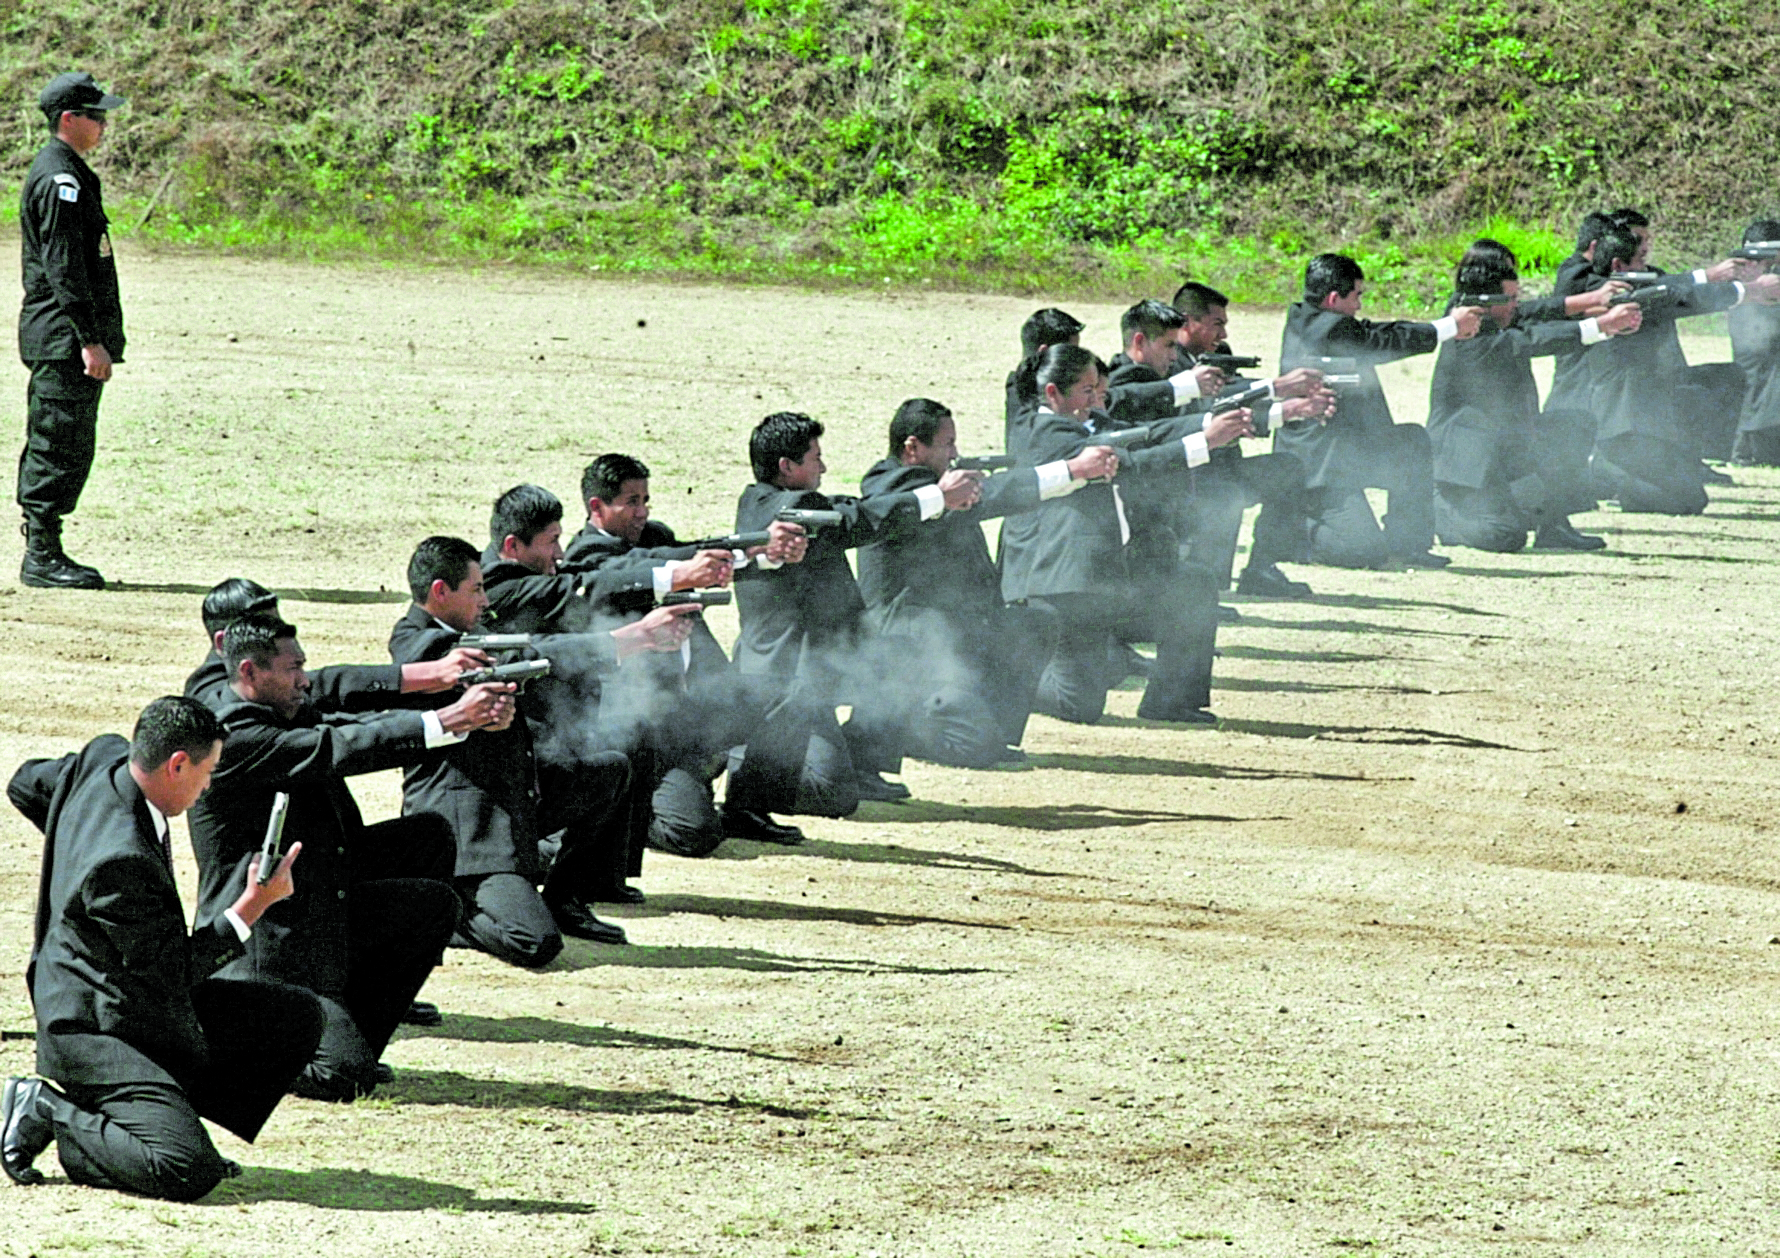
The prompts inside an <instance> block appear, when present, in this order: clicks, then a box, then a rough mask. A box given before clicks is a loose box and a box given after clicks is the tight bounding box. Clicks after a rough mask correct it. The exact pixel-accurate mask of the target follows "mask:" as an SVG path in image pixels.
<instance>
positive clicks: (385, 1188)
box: [201, 1166, 599, 1214]
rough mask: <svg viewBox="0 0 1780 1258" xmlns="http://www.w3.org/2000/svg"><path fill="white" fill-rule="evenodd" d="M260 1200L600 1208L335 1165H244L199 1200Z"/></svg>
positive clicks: (340, 1205)
mask: <svg viewBox="0 0 1780 1258" xmlns="http://www.w3.org/2000/svg"><path fill="white" fill-rule="evenodd" d="M256 1201H300V1202H302V1203H303V1204H305V1205H311V1206H324V1207H326V1208H327V1209H330V1210H387V1211H401V1210H451V1211H453V1212H457V1211H461V1212H463V1213H464V1214H594V1213H596V1212H597V1211H598V1209H599V1207H598V1206H593V1205H589V1204H587V1203H586V1202H582V1201H528V1200H524V1199H521V1198H514V1197H478V1196H477V1195H476V1193H475V1191H474V1190H473V1189H469V1188H464V1187H462V1186H461V1185H458V1184H440V1183H435V1182H434V1181H432V1180H430V1179H414V1178H412V1177H411V1176H407V1175H382V1174H379V1173H377V1172H375V1171H353V1170H345V1169H336V1168H333V1167H325V1168H323V1169H320V1170H314V1171H287V1170H281V1169H277V1168H274V1167H266V1166H248V1167H244V1168H242V1172H241V1178H240V1179H231V1180H225V1181H224V1182H223V1183H222V1184H220V1185H219V1186H218V1187H217V1189H216V1191H215V1192H213V1193H211V1194H210V1195H209V1196H208V1197H205V1198H204V1200H203V1202H202V1203H201V1204H203V1205H207V1206H244V1205H248V1204H250V1203H252V1202H256Z"/></svg>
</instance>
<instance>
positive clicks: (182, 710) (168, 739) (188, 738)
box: [130, 695, 223, 769]
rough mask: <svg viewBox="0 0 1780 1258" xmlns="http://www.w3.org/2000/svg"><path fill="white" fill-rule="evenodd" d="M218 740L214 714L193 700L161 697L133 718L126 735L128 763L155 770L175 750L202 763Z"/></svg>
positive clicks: (220, 734)
mask: <svg viewBox="0 0 1780 1258" xmlns="http://www.w3.org/2000/svg"><path fill="white" fill-rule="evenodd" d="M222 741H223V727H222V722H221V721H219V720H217V719H216V713H214V712H212V711H211V710H210V709H209V708H207V707H205V706H204V705H203V704H201V703H199V702H198V701H197V700H196V699H187V698H183V697H181V696H179V695H162V696H161V697H160V698H159V699H151V700H150V701H149V704H148V706H147V707H145V708H143V709H142V714H141V715H140V716H138V717H137V718H136V728H135V729H134V730H133V731H131V733H130V763H131V764H133V765H135V766H136V767H137V768H138V769H158V768H160V767H161V766H162V765H164V764H166V763H167V761H169V760H171V759H172V758H173V753H174V752H176V751H183V752H185V754H186V755H188V756H190V757H191V758H192V759H193V760H197V761H199V762H202V761H204V760H207V759H209V757H210V753H211V752H212V751H214V750H215V749H216V745H217V744H218V743H220V742H222Z"/></svg>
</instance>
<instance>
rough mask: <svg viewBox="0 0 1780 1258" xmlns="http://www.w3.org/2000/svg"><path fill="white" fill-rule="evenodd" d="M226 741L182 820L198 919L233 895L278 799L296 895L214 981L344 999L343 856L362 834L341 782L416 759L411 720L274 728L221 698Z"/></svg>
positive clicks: (303, 716) (347, 867) (422, 751)
mask: <svg viewBox="0 0 1780 1258" xmlns="http://www.w3.org/2000/svg"><path fill="white" fill-rule="evenodd" d="M210 707H211V708H212V710H213V711H215V712H216V714H217V716H218V717H219V718H220V719H221V720H222V723H223V729H224V731H225V733H226V734H227V737H226V739H225V741H224V742H223V753H222V759H221V760H220V761H218V762H217V766H216V773H215V775H214V776H213V777H212V778H211V780H210V790H209V791H207V792H206V793H205V794H204V796H203V797H202V798H201V799H199V800H198V802H197V804H196V805H195V806H193V808H192V810H191V812H190V814H189V819H190V822H191V832H192V849H193V851H194V852H195V853H196V854H197V857H198V870H199V900H198V913H199V917H200V918H201V919H204V918H210V917H214V916H217V915H220V914H221V913H222V911H223V909H225V908H227V907H228V906H229V905H230V904H232V903H233V902H234V899H235V897H236V896H237V895H239V894H240V891H241V887H242V886H243V885H244V879H245V878H246V876H247V865H248V862H249V861H250V860H251V859H252V858H253V856H254V855H255V854H256V853H257V852H258V851H259V850H260V844H261V842H262V841H263V840H264V839H265V837H266V819H267V817H269V816H270V815H271V812H272V796H273V795H274V794H275V793H276V792H278V791H286V792H289V794H290V810H289V812H287V813H286V815H285V838H286V842H287V843H288V842H292V841H295V840H298V839H301V840H302V843H303V874H302V877H300V878H298V879H297V880H296V882H297V890H296V894H295V895H293V896H291V897H290V898H289V899H287V900H281V901H279V902H278V903H277V904H274V905H273V906H272V907H271V908H270V909H268V910H267V911H266V915H265V916H264V917H262V918H261V919H260V920H259V922H258V923H257V924H256V925H255V927H254V932H253V937H252V938H251V939H249V940H248V941H247V955H246V956H244V957H243V958H242V959H241V960H239V961H237V962H235V963H234V964H233V965H231V966H230V967H229V969H228V971H227V972H225V973H224V975H223V977H225V978H260V979H275V980H278V981H280V982H286V983H294V984H295V985H297V986H298V987H307V988H308V989H309V990H310V991H312V992H316V993H318V994H320V995H324V996H333V995H338V994H340V993H341V992H343V991H344V990H345V987H346V978H347V964H346V962H347V945H348V937H349V931H348V928H347V922H348V901H349V899H350V897H351V895H352V890H353V884H354V881H355V878H354V873H353V851H354V848H355V847H356V846H357V844H358V843H359V841H360V840H361V839H362V838H363V835H364V830H365V823H364V819H363V817H361V816H360V815H359V810H358V804H357V803H356V802H354V800H353V798H352V792H351V791H350V790H348V789H347V787H346V781H345V779H346V778H348V777H352V776H354V775H356V774H360V773H375V772H377V771H378V770H380V769H391V768H395V767H396V766H398V765H403V764H410V763H412V762H414V761H416V760H419V759H421V758H422V757H424V756H425V755H426V754H427V752H426V733H425V728H424V726H423V725H422V723H421V714H420V713H419V712H412V711H400V712H381V713H374V714H370V715H364V716H345V715H326V716H324V715H323V714H321V713H319V712H317V711H316V710H315V709H314V708H313V707H309V706H305V707H304V708H303V710H302V711H300V712H299V713H298V714H297V715H296V717H295V718H293V719H291V720H285V719H284V718H283V717H281V716H279V715H278V714H277V713H276V712H274V711H273V710H272V709H271V708H268V707H264V706H262V705H261V704H258V703H248V702H247V701H245V700H243V699H242V698H240V696H238V695H237V694H236V693H235V692H234V690H232V689H227V690H224V691H223V694H222V696H221V697H219V699H218V700H217V701H213V702H212V703H211V704H210Z"/></svg>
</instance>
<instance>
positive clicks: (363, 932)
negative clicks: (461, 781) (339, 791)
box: [305, 813, 458, 1098]
mask: <svg viewBox="0 0 1780 1258" xmlns="http://www.w3.org/2000/svg"><path fill="white" fill-rule="evenodd" d="M358 844H359V846H358V848H357V849H356V851H355V853H354V858H353V866H354V880H353V884H352V887H351V889H350V890H349V891H348V892H345V893H344V894H346V895H347V897H348V905H347V918H348V935H349V938H350V940H351V942H350V944H349V945H348V953H347V978H346V985H345V988H344V990H341V991H328V992H317V993H316V995H317V996H318V997H319V998H320V1000H321V1007H322V1013H323V1015H324V1017H325V1026H324V1028H323V1031H322V1035H321V1043H320V1045H319V1046H318V1047H317V1048H316V1051H315V1056H314V1060H313V1061H312V1062H311V1063H310V1067H309V1069H308V1070H307V1071H306V1072H305V1074H306V1077H307V1080H308V1082H309V1083H310V1085H311V1087H312V1089H313V1090H316V1091H320V1092H334V1093H337V1094H338V1095H340V1096H341V1097H344V1098H349V1097H351V1096H352V1095H354V1094H356V1093H358V1092H368V1091H369V1090H370V1089H371V1087H372V1086H373V1085H374V1082H375V1080H374V1072H375V1070H376V1067H377V1061H378V1059H379V1058H380V1057H382V1056H383V1050H384V1049H385V1048H387V1047H389V1041H390V1037H391V1036H393V1035H394V1034H395V1031H396V1027H397V1026H398V1025H400V1023H401V1020H402V1015H403V1014H404V1013H405V1012H407V1009H408V1006H409V1005H410V1004H411V1003H413V1000H414V998H415V996H417V995H419V994H420V989H421V988H422V987H423V986H425V984H426V980H427V975H429V974H431V973H432V972H433V967H434V966H435V965H437V964H438V963H439V958H440V956H441V955H442V954H443V953H444V951H445V945H446V944H447V943H448V942H450V939H451V934H452V931H453V930H455V929H456V927H457V921H458V900H457V895H456V893H455V892H454V891H453V889H452V886H451V874H452V868H453V866H454V865H455V863H456V859H457V848H456V845H455V844H454V843H453V842H452V839H451V833H450V831H449V830H448V829H446V827H445V824H444V821H443V820H442V819H441V818H440V817H439V816H438V815H436V814H432V813H416V814H414V815H413V816H408V817H393V818H391V819H390V820H388V821H380V822H378V823H377V824H376V825H373V826H366V827H365V832H364V834H363V835H361V836H360V838H359V840H358Z"/></svg>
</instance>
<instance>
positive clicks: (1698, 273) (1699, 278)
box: [1693, 267, 1712, 284]
mask: <svg viewBox="0 0 1780 1258" xmlns="http://www.w3.org/2000/svg"><path fill="white" fill-rule="evenodd" d="M1693 282H1694V283H1696V284H1710V283H1711V282H1712V281H1711V280H1710V279H1709V278H1708V277H1707V275H1706V272H1705V270H1704V269H1703V268H1699V267H1696V268H1695V269H1694V273H1693Z"/></svg>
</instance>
